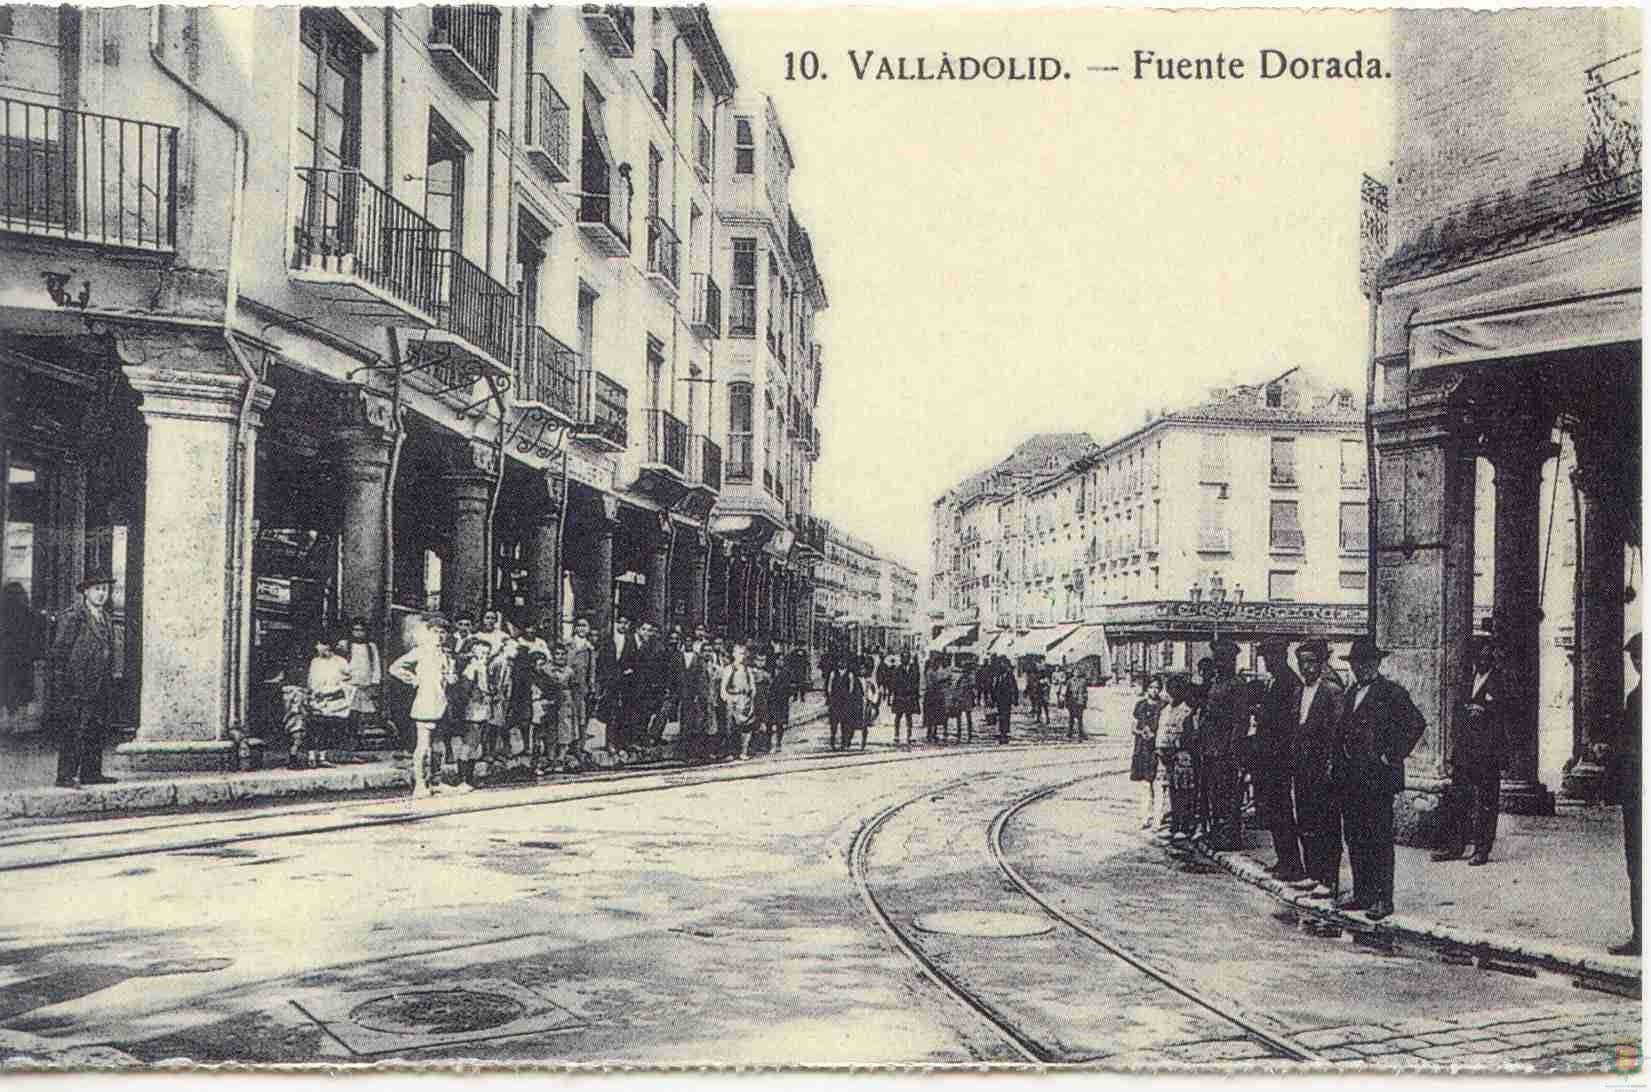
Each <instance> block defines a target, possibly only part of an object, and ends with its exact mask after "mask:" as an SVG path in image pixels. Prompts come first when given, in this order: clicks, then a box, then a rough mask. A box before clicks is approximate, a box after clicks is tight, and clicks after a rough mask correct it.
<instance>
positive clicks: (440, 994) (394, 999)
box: [350, 990, 527, 1035]
mask: <svg viewBox="0 0 1651 1092" xmlns="http://www.w3.org/2000/svg"><path fill="white" fill-rule="evenodd" d="M526 1011H527V1009H526V1007H524V1006H523V1005H522V1003H521V1002H520V1001H516V1000H513V999H511V998H509V997H505V996H503V995H502V994H497V993H481V992H479V991H476V990H415V991H413V992H411V993H393V994H391V995H390V996H389V997H375V998H373V999H372V1000H371V1001H368V1002H366V1003H365V1004H362V1005H357V1006H356V1007H355V1008H353V1009H351V1010H350V1021H351V1022H352V1023H355V1024H359V1025H360V1026H361V1027H364V1028H366V1029H367V1030H368V1031H382V1032H384V1033H385V1034H388V1035H462V1034H464V1033H465V1032H470V1031H490V1030H492V1029H493V1028H496V1027H502V1026H503V1025H505V1024H508V1023H510V1022H511V1021H513V1020H520V1019H521V1018H522V1015H523V1014H524V1013H525V1012H526Z"/></svg>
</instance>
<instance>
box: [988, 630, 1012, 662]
mask: <svg viewBox="0 0 1651 1092" xmlns="http://www.w3.org/2000/svg"><path fill="white" fill-rule="evenodd" d="M1014 639H1015V631H1014V630H1012V629H1006V630H1003V631H1002V632H1000V633H994V634H993V635H992V639H991V641H990V642H988V643H987V645H986V647H985V648H983V649H981V650H980V653H981V655H982V656H997V655H999V654H1002V655H1005V656H1007V655H1008V654H1009V653H1008V648H1009V645H1010V644H1011V643H1012V642H1013V641H1014Z"/></svg>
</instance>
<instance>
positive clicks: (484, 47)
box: [429, 4, 499, 99]
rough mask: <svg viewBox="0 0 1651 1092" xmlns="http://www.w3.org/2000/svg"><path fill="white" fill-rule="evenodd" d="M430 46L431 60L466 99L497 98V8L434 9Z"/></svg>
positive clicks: (461, 7) (432, 11)
mask: <svg viewBox="0 0 1651 1092" xmlns="http://www.w3.org/2000/svg"><path fill="white" fill-rule="evenodd" d="M429 44H430V59H431V60H432V61H434V62H435V63H436V67H437V68H440V69H441V70H442V72H443V73H445V74H446V76H447V78H448V79H450V80H452V81H453V85H454V86H455V87H457V88H458V89H459V92H460V93H461V94H463V95H464V96H465V97H466V98H470V99H494V98H498V88H499V9H498V8H496V7H492V6H491V5H487V4H464V5H459V6H455V7H435V8H431V9H430V43H429Z"/></svg>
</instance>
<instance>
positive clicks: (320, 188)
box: [294, 8, 361, 256]
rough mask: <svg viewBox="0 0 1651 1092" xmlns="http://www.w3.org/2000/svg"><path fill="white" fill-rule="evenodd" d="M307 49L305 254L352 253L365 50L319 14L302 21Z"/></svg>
mask: <svg viewBox="0 0 1651 1092" xmlns="http://www.w3.org/2000/svg"><path fill="white" fill-rule="evenodd" d="M299 47H300V49H299V53H300V57H299V68H298V107H297V113H296V116H297V130H298V132H297V138H298V139H297V148H296V149H295V151H294V166H295V167H296V168H297V169H298V174H299V182H300V192H301V193H302V194H303V207H302V209H301V211H300V217H301V219H300V222H299V224H298V231H297V233H298V243H299V249H300V250H301V251H303V252H306V253H320V254H322V255H327V256H334V255H340V254H349V253H351V252H352V251H353V250H354V246H353V243H354V239H353V235H354V230H355V217H356V209H357V207H358V206H359V203H360V196H361V195H360V193H359V187H360V179H359V175H358V174H357V171H358V170H359V168H360V166H361V51H360V48H359V47H358V46H357V44H356V42H355V39H354V38H353V37H351V36H349V35H347V34H345V33H344V32H343V31H341V30H340V29H339V27H338V25H337V24H336V23H334V22H333V21H332V20H331V19H330V18H329V17H328V16H327V14H326V13H325V12H324V11H322V10H320V9H317V8H306V9H305V10H304V11H303V12H302V13H300V15H299Z"/></svg>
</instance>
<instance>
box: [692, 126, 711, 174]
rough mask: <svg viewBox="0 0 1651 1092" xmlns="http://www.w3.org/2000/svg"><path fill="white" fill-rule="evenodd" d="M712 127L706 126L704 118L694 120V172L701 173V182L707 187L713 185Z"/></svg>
mask: <svg viewBox="0 0 1651 1092" xmlns="http://www.w3.org/2000/svg"><path fill="white" fill-rule="evenodd" d="M713 169H714V168H713V167H712V165H711V127H710V126H709V125H706V124H705V119H704V118H695V119H694V170H695V171H697V172H698V173H699V180H700V181H701V182H704V183H705V184H706V185H710V183H711V173H712V171H713Z"/></svg>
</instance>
